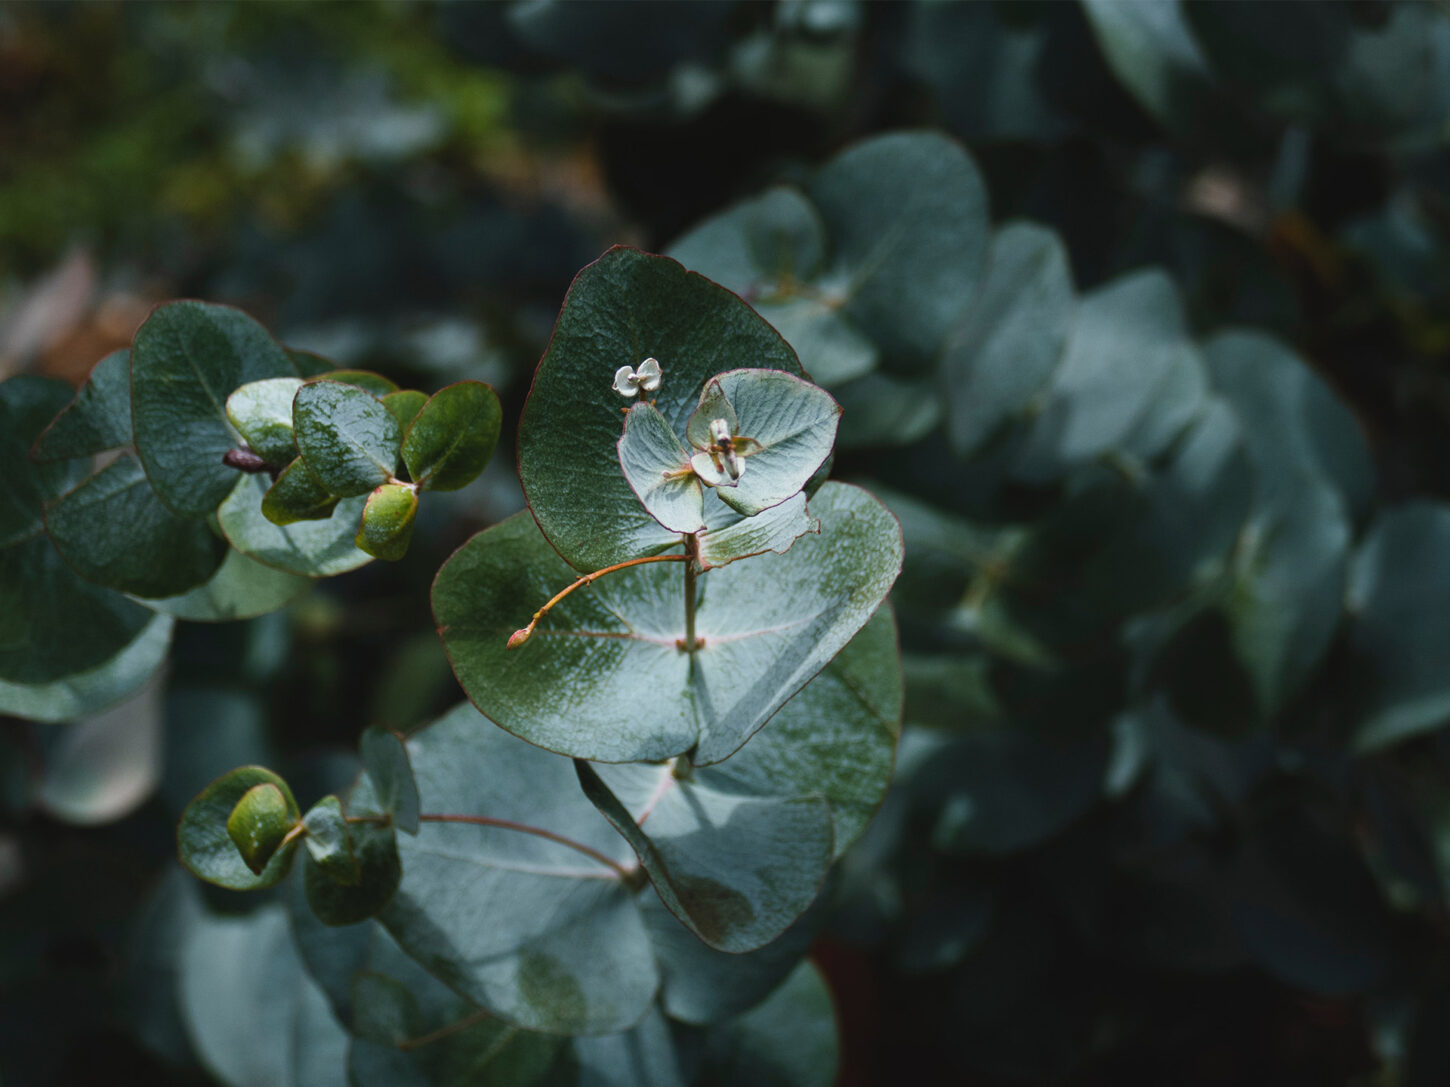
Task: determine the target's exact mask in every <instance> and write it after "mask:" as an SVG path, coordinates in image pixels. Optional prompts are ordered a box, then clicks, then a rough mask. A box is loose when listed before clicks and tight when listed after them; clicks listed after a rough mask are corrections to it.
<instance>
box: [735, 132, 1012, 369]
mask: <svg viewBox="0 0 1450 1087" xmlns="http://www.w3.org/2000/svg"><path fill="white" fill-rule="evenodd" d="M809 195H810V198H811V199H812V200H813V201H814V202H815V205H816V208H817V209H818V210H819V211H820V214H821V218H822V219H823V220H824V221H825V224H826V234H827V237H828V238H829V241H830V251H831V252H830V265H829V269H828V271H827V272H826V273H825V275H823V276H822V277H821V278H820V280H819V284H820V286H821V287H822V288H823V289H824V290H825V292H826V295H827V297H828V299H829V301H830V304H832V305H833V306H834V307H836V308H838V309H839V311H840V312H841V313H842V314H843V315H844V316H845V317H847V318H849V319H850V320H851V321H852V322H853V323H854V324H855V325H856V326H857V327H858V328H860V329H861V330H862V331H863V332H865V333H866V334H867V335H868V336H870V337H871V339H873V340H874V341H875V342H876V343H877V344H878V345H879V346H880V348H881V351H882V355H883V360H884V361H885V362H886V363H887V364H888V365H899V366H904V367H908V368H913V369H920V368H922V367H925V366H927V365H929V364H930V363H932V362H933V361H934V360H935V358H936V355H937V352H938V350H939V349H940V347H941V342H942V340H943V339H945V337H946V334H947V332H948V331H949V330H950V329H951V326H952V324H953V323H954V322H955V321H956V319H957V317H958V316H959V315H960V314H961V312H962V310H963V309H964V308H965V306H966V305H967V304H968V303H969V302H970V301H971V299H972V292H973V291H974V290H975V289H976V283H977V277H978V275H979V273H980V271H981V266H982V260H983V257H984V256H985V255H986V249H987V238H988V234H989V230H990V227H989V223H988V220H987V192H986V188H985V186H984V185H983V184H982V178H981V175H980V174H978V172H977V168H976V166H975V165H974V164H973V162H972V160H971V158H970V156H968V155H967V153H966V152H965V151H964V150H963V149H962V147H961V145H960V144H958V143H956V142H955V141H954V140H951V139H949V138H948V137H946V136H943V135H940V134H938V133H934V132H899V133H892V134H890V135H886V136H877V137H874V138H872V139H869V140H864V141H862V142H861V143H858V144H856V145H855V146H854V147H851V148H849V149H848V150H846V151H845V152H844V153H843V154H841V155H839V156H837V157H836V158H835V159H833V160H832V161H831V162H829V163H827V164H826V165H825V166H824V167H823V168H822V169H821V170H820V171H819V172H818V173H817V174H816V176H815V177H814V178H813V179H812V181H811V184H810V189H809ZM722 369H723V367H722Z"/></svg>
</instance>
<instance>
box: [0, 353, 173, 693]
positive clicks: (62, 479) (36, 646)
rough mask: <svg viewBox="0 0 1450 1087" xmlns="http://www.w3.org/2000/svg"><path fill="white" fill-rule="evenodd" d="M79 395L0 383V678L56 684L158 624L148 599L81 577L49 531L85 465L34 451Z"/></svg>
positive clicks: (46, 386)
mask: <svg viewBox="0 0 1450 1087" xmlns="http://www.w3.org/2000/svg"><path fill="white" fill-rule="evenodd" d="M70 399H71V390H70V388H69V386H67V385H65V384H64V383H62V382H59V381H51V380H48V379H44V378H36V377H29V376H22V377H16V378H11V379H10V380H9V381H6V382H4V383H3V384H0V680H3V681H5V682H9V683H16V684H23V685H27V686H34V685H43V684H49V683H52V682H55V681H61V680H66V679H68V678H70V677H72V676H78V675H80V674H84V673H90V672H93V671H96V670H98V669H100V668H101V667H102V666H103V665H104V664H105V663H106V662H107V661H108V660H110V659H111V658H112V657H114V656H116V655H117V654H118V653H120V652H121V651H122V650H124V649H125V648H126V646H128V645H130V644H131V643H132V642H133V641H134V640H135V639H136V638H137V637H138V636H139V635H140V633H141V631H142V629H143V628H144V627H145V626H146V625H147V624H148V623H149V622H150V613H149V612H148V611H147V610H146V609H145V608H143V607H141V606H140V605H139V604H136V603H133V602H132V601H130V600H127V599H126V598H125V597H123V596H120V595H119V594H117V593H113V592H110V591H108V590H105V589H101V588H98V587H97V586H94V585H90V584H88V583H87V582H85V581H82V580H81V579H80V578H79V577H77V576H76V574H75V573H74V572H73V571H72V570H71V569H70V567H68V566H67V565H66V564H65V562H64V561H63V560H62V559H61V557H60V555H59V553H58V552H57V551H56V550H55V548H54V547H53V546H52V545H51V542H50V539H49V537H47V536H46V535H45V531H44V523H43V511H44V503H45V502H46V501H47V500H48V499H53V498H55V497H57V496H58V495H60V494H61V493H63V492H64V491H65V490H66V489H67V488H68V487H70V486H71V485H73V484H74V483H75V482H77V481H78V479H79V478H80V476H81V474H83V472H84V465H83V464H81V463H79V462H61V463H58V464H45V465H37V464H34V463H32V462H31V461H30V459H29V456H28V453H29V450H30V446H31V443H32V442H33V441H34V440H35V437H36V435H38V434H39V433H40V432H41V430H43V429H44V428H45V426H46V424H47V423H48V422H49V421H50V420H51V419H52V418H54V416H55V413H56V412H58V411H59V410H60V409H61V408H63V407H64V406H65V405H66V404H67V403H68V402H69V401H70Z"/></svg>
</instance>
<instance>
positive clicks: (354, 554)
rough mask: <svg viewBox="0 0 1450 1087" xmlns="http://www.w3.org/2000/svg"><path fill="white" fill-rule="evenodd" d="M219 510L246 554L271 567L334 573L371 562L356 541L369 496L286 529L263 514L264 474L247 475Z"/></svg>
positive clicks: (221, 519)
mask: <svg viewBox="0 0 1450 1087" xmlns="http://www.w3.org/2000/svg"><path fill="white" fill-rule="evenodd" d="M236 487H237V489H236V490H235V491H233V492H232V495H231V497H230V498H228V499H227V500H226V502H224V503H223V504H222V507H221V509H219V510H217V520H218V522H219V523H220V524H221V528H222V533H223V535H225V536H226V538H227V540H228V541H229V542H230V543H231V545H232V546H233V547H235V548H236V549H237V550H238V551H240V552H241V553H242V554H244V555H247V556H248V557H250V558H253V559H256V560H257V561H258V562H260V563H264V564H266V565H267V566H272V567H275V568H276V569H278V570H285V571H287V572H288V573H293V574H301V575H302V576H303V577H332V576H333V575H334V574H342V573H346V572H347V571H348V570H355V569H357V568H358V567H359V566H362V565H364V564H366V563H369V562H371V561H372V556H371V555H369V554H368V553H367V552H366V551H360V550H358V548H357V546H356V545H355V544H354V542H353V539H354V537H355V536H356V535H357V526H358V521H359V519H360V518H361V517H362V511H363V506H364V504H365V503H366V502H367V499H365V498H363V497H362V496H360V495H359V496H357V497H355V498H344V499H343V500H342V501H341V502H339V503H338V504H337V506H336V508H335V509H334V510H333V511H332V515H331V516H330V517H328V518H327V519H326V520H324V521H299V522H297V523H296V524H290V525H287V526H285V527H283V526H281V525H276V524H273V523H272V522H271V521H269V520H268V519H267V518H266V517H265V516H264V515H263V513H262V499H263V496H264V495H265V494H266V493H267V480H266V477H265V476H261V477H258V476H247V477H245V478H244V479H242V480H241V481H240V482H238V483H237V485H236Z"/></svg>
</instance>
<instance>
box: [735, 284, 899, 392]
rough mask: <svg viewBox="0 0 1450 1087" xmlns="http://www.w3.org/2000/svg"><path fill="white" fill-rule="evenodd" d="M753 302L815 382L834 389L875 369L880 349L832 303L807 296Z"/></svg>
mask: <svg viewBox="0 0 1450 1087" xmlns="http://www.w3.org/2000/svg"><path fill="white" fill-rule="evenodd" d="M753 305H754V306H755V312H756V313H758V314H760V316H762V317H764V318H765V319H766V320H767V321H769V322H770V323H771V325H772V326H773V327H774V328H775V330H776V331H777V332H779V333H780V334H781V335H782V336H784V337H785V338H786V342H787V343H789V344H790V345H791V347H792V348H794V349H795V353H796V354H797V355H799V356H800V360H801V366H802V368H804V370H805V372H806V376H808V377H809V378H810V379H811V380H812V381H814V382H815V383H816V384H817V385H824V386H826V387H827V388H835V387H836V386H837V385H841V384H843V383H845V382H847V381H850V380H851V379H852V378H857V377H860V376H862V375H863V374H869V373H870V372H871V371H872V370H874V369H876V363H877V361H878V360H879V358H880V356H881V352H880V350H879V349H878V348H877V346H876V345H875V344H874V343H872V342H871V340H870V339H869V338H868V337H867V336H866V335H865V334H863V333H862V332H861V331H860V330H859V329H857V328H856V327H855V326H854V325H852V324H851V322H850V321H848V320H847V319H846V318H845V317H843V316H842V315H841V311H840V310H839V309H837V308H836V307H835V306H833V305H827V304H826V303H825V302H823V301H821V300H820V299H819V298H816V297H813V296H811V295H802V296H798V297H794V298H789V299H788V300H787V301H783V302H767V301H755V302H754V303H753Z"/></svg>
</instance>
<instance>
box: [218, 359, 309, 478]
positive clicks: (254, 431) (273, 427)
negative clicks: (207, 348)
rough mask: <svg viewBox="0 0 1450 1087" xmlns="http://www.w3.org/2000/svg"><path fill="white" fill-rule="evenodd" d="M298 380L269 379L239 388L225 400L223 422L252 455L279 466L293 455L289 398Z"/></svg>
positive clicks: (294, 391) (290, 401) (290, 398)
mask: <svg viewBox="0 0 1450 1087" xmlns="http://www.w3.org/2000/svg"><path fill="white" fill-rule="evenodd" d="M301 387H302V379H301V378H300V377H273V378H268V379H267V380H265V381H253V382H252V383H250V384H248V385H243V386H242V387H241V388H240V389H238V390H237V391H236V392H234V393H232V395H231V396H229V397H227V419H228V420H230V421H231V424H232V426H234V427H236V429H237V433H238V434H240V435H241V436H242V440H243V441H245V442H246V443H247V445H248V446H249V447H250V448H251V450H252V452H253V453H255V454H257V456H259V457H261V458H262V459H263V460H264V461H266V462H267V463H268V464H269V465H274V466H276V467H281V466H282V465H284V464H288V463H290V462H291V461H292V459H293V458H294V457H295V456H297V443H296V441H295V440H294V439H293V437H292V399H293V397H295V396H296V395H297V390H298V389H300V388H301Z"/></svg>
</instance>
